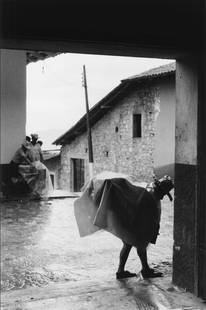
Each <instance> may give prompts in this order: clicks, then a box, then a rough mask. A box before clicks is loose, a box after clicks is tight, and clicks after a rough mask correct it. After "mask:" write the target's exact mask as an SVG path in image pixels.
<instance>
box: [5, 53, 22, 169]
mask: <svg viewBox="0 0 206 310" xmlns="http://www.w3.org/2000/svg"><path fill="white" fill-rule="evenodd" d="M0 73H1V84H0V105H1V107H0V108H1V151H0V152H1V153H0V154H1V158H0V160H1V161H0V163H1V164H6V163H9V162H10V160H11V158H12V156H13V154H14V152H15V151H16V149H17V148H18V147H19V145H20V144H21V142H22V141H23V139H24V137H25V134H26V129H25V127H26V53H25V51H16V50H5V49H1V50H0Z"/></svg>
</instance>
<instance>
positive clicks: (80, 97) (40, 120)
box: [27, 54, 173, 148]
mask: <svg viewBox="0 0 206 310" xmlns="http://www.w3.org/2000/svg"><path fill="white" fill-rule="evenodd" d="M172 61H173V60H171V59H170V60H168V59H164V60H163V59H154V58H153V59H151V58H136V57H117V56H101V55H84V54H61V55H59V56H56V57H52V58H48V59H46V60H44V61H38V62H36V63H31V64H29V65H28V66H27V134H30V133H32V132H37V133H41V139H43V138H44V141H43V142H44V146H45V147H46V148H51V147H50V143H51V142H52V141H54V140H55V139H56V138H58V137H59V136H60V135H61V134H63V133H64V132H65V131H67V130H68V129H69V128H70V127H71V126H72V125H74V124H75V123H76V122H77V121H78V120H79V119H80V118H81V117H82V115H84V114H85V112H86V110H85V97H84V96H85V95H84V88H83V87H82V71H83V65H85V66H86V73H87V85H88V96H89V106H90V108H91V107H92V106H93V105H94V104H96V103H97V102H98V101H99V100H101V99H102V98H103V97H104V96H105V95H107V94H108V93H109V92H110V91H111V90H112V89H113V88H114V87H116V86H117V85H119V83H120V81H121V79H124V78H127V77H129V76H131V75H136V74H138V73H141V72H143V71H146V70H149V69H151V68H154V67H158V66H161V65H164V64H167V63H169V62H172ZM46 140H48V141H46ZM47 144H48V146H47Z"/></svg>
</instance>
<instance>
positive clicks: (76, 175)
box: [73, 158, 84, 192]
mask: <svg viewBox="0 0 206 310" xmlns="http://www.w3.org/2000/svg"><path fill="white" fill-rule="evenodd" d="M83 185H84V159H80V158H74V159H73V189H74V192H80V191H81V188H82V186H83Z"/></svg>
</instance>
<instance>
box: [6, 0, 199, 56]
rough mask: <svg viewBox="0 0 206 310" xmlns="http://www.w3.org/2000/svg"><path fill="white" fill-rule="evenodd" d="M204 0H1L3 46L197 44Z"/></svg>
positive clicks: (180, 46) (184, 46)
mask: <svg viewBox="0 0 206 310" xmlns="http://www.w3.org/2000/svg"><path fill="white" fill-rule="evenodd" d="M203 2H204V0H202V1H201V0H187V1H186V0H181V1H180V0H166V1H165V0H155V1H151V0H150V1H149V0H133V1H131V0H127V1H116V0H110V1H106V0H104V1H103V0H99V1H93V0H87V1H82V0H81V1H80V0H43V1H42V0H35V1H34V0H29V1H28V0H21V1H19V0H1V6H2V8H1V12H2V22H1V23H2V24H1V28H2V30H1V35H2V39H3V40H2V47H4V48H6V47H12V44H13V48H17V47H18V46H19V48H21V47H25V42H26V43H27V44H28V46H29V47H31V46H32V44H33V47H34V48H37V49H38V47H39V46H38V44H36V45H35V42H40V41H41V42H43V43H45V42H46V44H45V45H46V46H50V47H52V49H55V48H56V49H57V50H58V49H59V46H61V47H62V48H63V44H62V42H70V43H85V44H89V43H90V42H92V43H97V44H104V45H105V44H106V45H107V44H113V45H115V44H116V45H118V44H120V45H137V46H140V47H143V48H144V47H156V48H158V49H160V50H161V48H169V49H171V50H172V49H174V50H175V49H186V50H187V49H189V50H194V49H197V48H198V45H199V44H201V39H202V30H203V26H202V23H203V16H202V14H203ZM22 42H23V43H24V44H22ZM51 42H52V43H54V42H55V44H51V45H49V43H51ZM58 42H59V43H60V44H59V45H58Z"/></svg>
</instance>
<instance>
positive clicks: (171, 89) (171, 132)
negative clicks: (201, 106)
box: [154, 77, 176, 167]
mask: <svg viewBox="0 0 206 310" xmlns="http://www.w3.org/2000/svg"><path fill="white" fill-rule="evenodd" d="M157 87H159V91H160V112H159V114H158V116H157V119H156V125H155V127H156V134H155V151H154V166H155V167H161V166H167V165H170V164H174V162H175V107H176V98H175V78H174V77H169V78H166V79H164V80H161V82H159V83H157Z"/></svg>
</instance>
